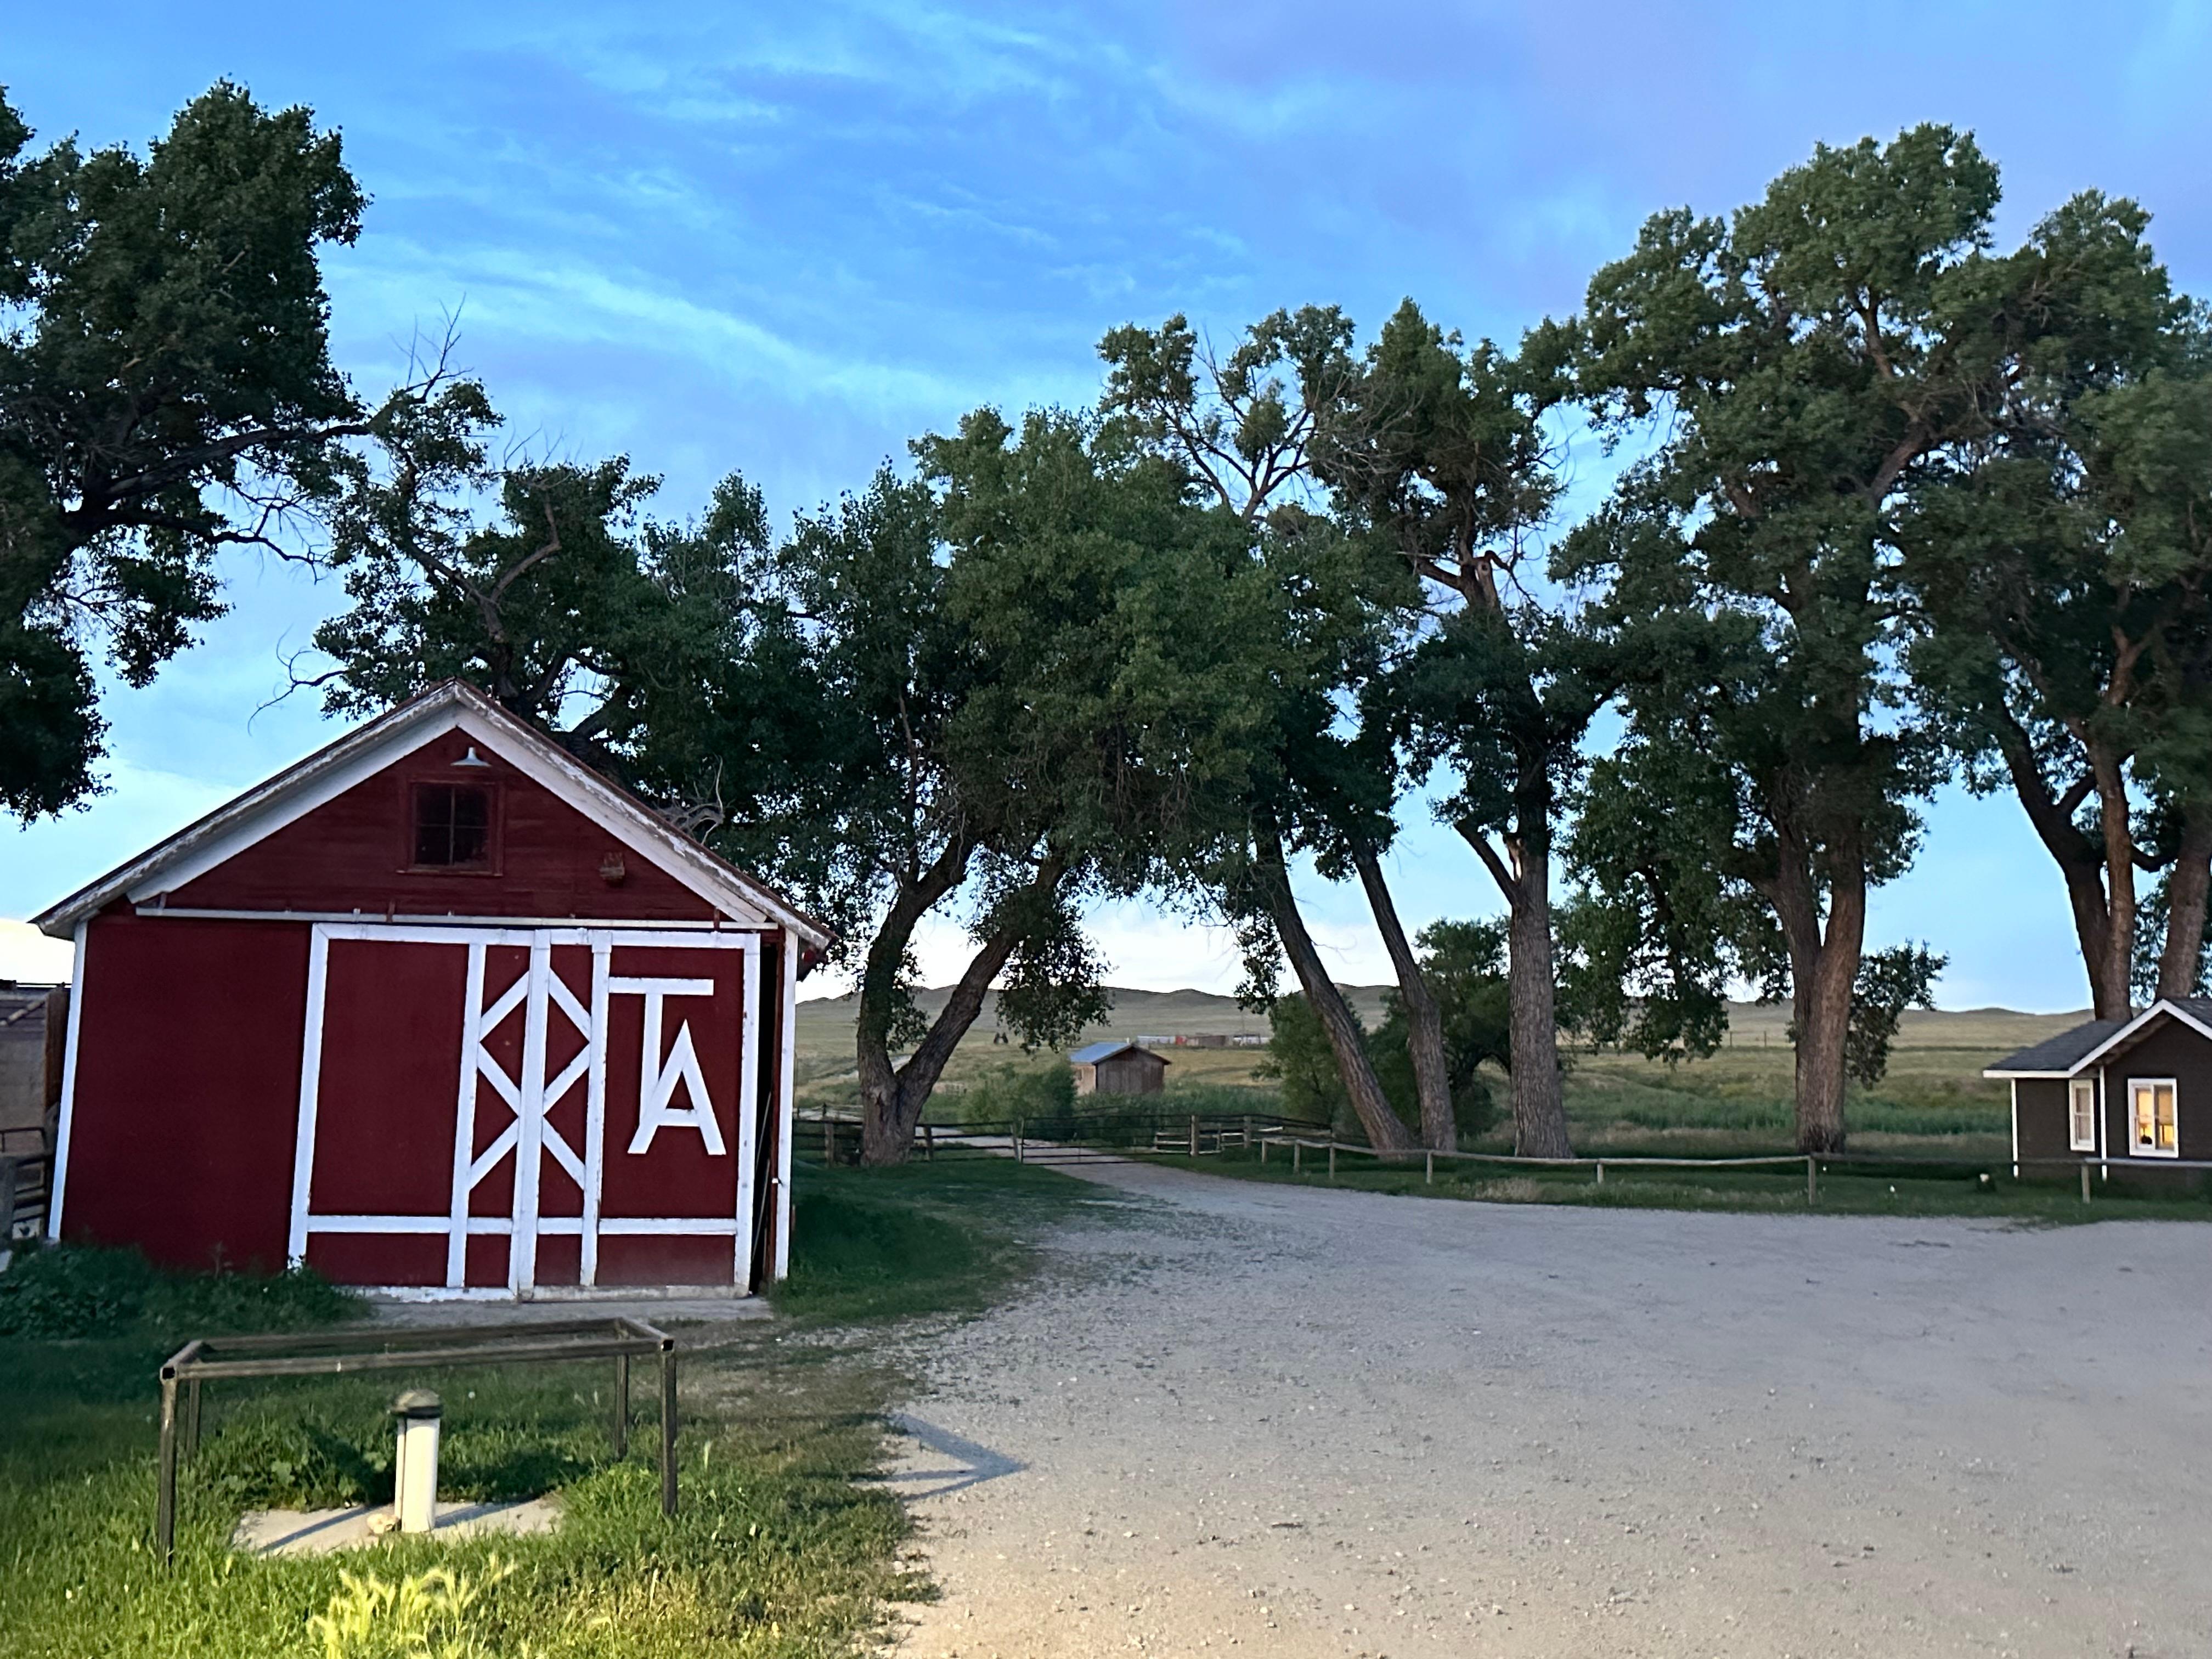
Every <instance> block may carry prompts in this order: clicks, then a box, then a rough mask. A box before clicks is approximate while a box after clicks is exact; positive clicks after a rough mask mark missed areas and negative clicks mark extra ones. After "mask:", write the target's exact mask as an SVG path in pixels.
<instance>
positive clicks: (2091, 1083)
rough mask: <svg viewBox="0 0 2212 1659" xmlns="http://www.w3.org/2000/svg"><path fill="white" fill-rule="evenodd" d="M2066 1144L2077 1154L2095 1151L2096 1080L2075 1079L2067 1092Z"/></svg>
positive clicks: (2087, 1078) (2086, 1078)
mask: <svg viewBox="0 0 2212 1659" xmlns="http://www.w3.org/2000/svg"><path fill="white" fill-rule="evenodd" d="M2067 1107H2068V1110H2067V1115H2066V1144H2067V1146H2069V1147H2070V1148H2072V1149H2073V1150H2074V1151H2075V1152H2095V1151H2096V1150H2097V1079H2094V1078H2089V1077H2077V1078H2075V1079H2074V1081H2073V1083H2072V1084H2071V1085H2069V1088H2068V1091H2067Z"/></svg>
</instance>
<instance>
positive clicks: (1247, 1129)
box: [1244, 1112, 1265, 1156]
mask: <svg viewBox="0 0 2212 1659" xmlns="http://www.w3.org/2000/svg"><path fill="white" fill-rule="evenodd" d="M1244 1150H1245V1151H1246V1152H1250V1151H1251V1150H1252V1114H1251V1113H1249V1112H1247V1113H1245V1114H1244ZM1262 1156H1265V1154H1264V1153H1263V1154H1262Z"/></svg>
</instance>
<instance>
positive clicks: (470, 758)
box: [453, 744, 491, 766]
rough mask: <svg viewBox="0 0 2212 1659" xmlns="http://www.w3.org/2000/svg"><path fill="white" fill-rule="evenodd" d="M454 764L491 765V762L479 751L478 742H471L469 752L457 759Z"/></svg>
mask: <svg viewBox="0 0 2212 1659" xmlns="http://www.w3.org/2000/svg"><path fill="white" fill-rule="evenodd" d="M453 764H454V765H456V766H489V765H490V764H491V763H490V762H489V761H488V760H486V759H485V758H484V757H483V756H482V755H479V754H478V753H477V746H476V744H470V745H469V752H468V753H467V754H465V755H464V756H462V757H460V759H459V760H457V761H455V762H454V763H453Z"/></svg>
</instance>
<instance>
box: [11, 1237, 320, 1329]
mask: <svg viewBox="0 0 2212 1659" xmlns="http://www.w3.org/2000/svg"><path fill="white" fill-rule="evenodd" d="M360 1310H361V1304H360V1301H359V1300H358V1298H356V1297H354V1296H353V1295H352V1294H351V1293H350V1292H349V1291H341V1290H339V1289H337V1287H336V1286H335V1285H331V1283H329V1281H327V1280H326V1279H324V1278H323V1277H322V1276H321V1275H320V1274H319V1273H315V1272H314V1271H313V1269H311V1268H307V1267H295V1268H292V1269H289V1270H288V1271H286V1272H284V1273H276V1274H259V1273H171V1272H166V1271H163V1270H161V1269H160V1268H157V1267H154V1266H153V1265H152V1264H150V1263H149V1261H147V1260H146V1258H145V1257H144V1256H143V1255H140V1254H139V1253H138V1252H137V1251H136V1250H127V1249H98V1248H95V1247H94V1246H90V1245H82V1244H66V1245H60V1246H50V1247H47V1248H44V1249H18V1250H17V1252H16V1255H15V1261H13V1262H12V1263H11V1264H10V1265H9V1268H8V1271H7V1272H6V1273H0V1336H14V1337H48V1338H61V1337H106V1336H115V1335H120V1334H126V1333H130V1332H134V1331H143V1332H145V1333H148V1334H160V1335H181V1336H201V1335H214V1334H219V1333H225V1332H228V1333H238V1332H244V1331H264V1330H288V1329H292V1328H298V1327H302V1326H312V1325H323V1324H331V1323H334V1322H337V1321H340V1320H343V1319H349V1318H356V1317H358V1316H359V1314H360Z"/></svg>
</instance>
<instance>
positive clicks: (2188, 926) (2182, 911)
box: [2158, 802, 2212, 998]
mask: <svg viewBox="0 0 2212 1659" xmlns="http://www.w3.org/2000/svg"><path fill="white" fill-rule="evenodd" d="M2208 890H2212V802H2203V803H2199V804H2194V805H2191V806H2189V807H2187V808H2185V810H2184V812H2183V817H2182V828H2181V848H2180V850H2179V852H2178V853H2176V854H2174V860H2173V870H2172V873H2171V874H2170V875H2168V876H2167V877H2166V948H2165V950H2164V951H2161V952H2160V955H2159V959H2158V994H2159V995H2160V997H2161V998H2166V997H2193V996H2195V995H2196V994H2197V963H2198V962H2199V961H2200V960H2201V958H2202V957H2203V951H2204V904H2205V897H2206V894H2207V891H2208Z"/></svg>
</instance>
